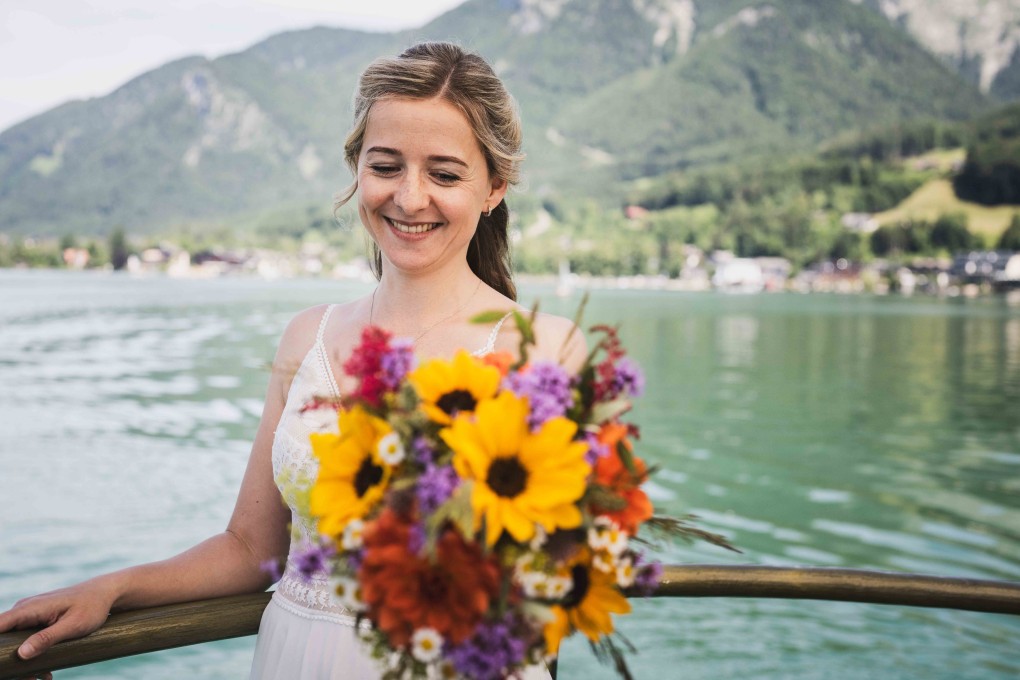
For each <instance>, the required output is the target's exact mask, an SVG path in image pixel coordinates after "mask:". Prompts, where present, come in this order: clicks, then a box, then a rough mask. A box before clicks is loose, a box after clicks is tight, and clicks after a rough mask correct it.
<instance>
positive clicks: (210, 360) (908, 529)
mask: <svg viewBox="0 0 1020 680" xmlns="http://www.w3.org/2000/svg"><path fill="white" fill-rule="evenodd" d="M367 290H368V288H367V287H366V286H365V285H364V284H353V283H337V282H327V281H284V282H273V283H267V282H263V281H259V280H252V279H227V280H216V281H172V280H167V279H160V278H151V279H132V278H128V277H123V276H119V275H107V274H90V273H84V274H71V273H57V272H11V271H0V425H2V426H3V430H4V431H5V433H6V435H7V436H5V437H3V438H2V440H0V499H3V505H4V513H3V519H2V520H0V606H4V607H6V606H7V605H9V604H10V603H11V602H13V601H14V600H16V599H18V598H19V597H23V596H25V595H28V594H31V593H34V592H38V591H40V590H45V589H50V588H55V587H59V586H62V585H66V584H68V583H71V582H74V581H77V580H80V579H83V578H86V577H88V576H90V575H93V574H96V573H100V572H103V571H107V570H110V569H115V568H118V567H121V566H127V565H129V564H135V563H138V562H141V561H148V560H153V559H158V558H161V557H164V556H166V555H169V554H172V553H174V552H176V551H179V550H182V549H185V548H187V547H189V546H190V545H192V544H193V543H195V542H197V541H198V540H201V539H202V538H204V537H205V536H207V535H209V534H211V533H214V532H216V531H219V530H221V529H222V527H223V526H224V524H225V523H226V520H227V518H228V516H229V513H230V510H231V507H232V504H233V500H234V496H235V494H236V491H237V486H238V484H239V482H240V478H241V474H242V472H243V469H244V464H245V460H246V457H247V452H248V446H249V443H250V439H251V437H252V435H253V433H254V430H255V427H256V424H257V419H258V414H259V412H260V408H261V399H262V391H263V390H264V387H265V383H266V380H267V378H268V372H267V364H268V362H269V361H270V359H271V358H272V354H273V350H274V347H275V342H276V338H277V337H278V335H279V333H280V332H281V330H282V328H283V326H284V325H285V324H286V322H287V320H288V319H289V318H290V316H291V315H292V314H293V313H294V311H296V310H297V309H300V308H302V307H304V306H308V305H312V304H316V303H319V302H324V301H343V300H346V299H349V298H351V297H353V296H357V295H360V294H363V293H364V292H365V291H367ZM546 293H548V291H546V290H543V289H539V288H528V287H527V286H525V289H524V291H523V296H522V297H523V298H524V299H525V300H526V301H527V300H530V299H533V298H534V297H535V296H536V295H539V296H542V297H543V308H544V309H546V310H547V311H555V312H559V313H562V314H566V315H570V314H572V312H573V308H574V306H575V305H576V304H577V299H576V297H575V298H574V299H566V300H559V299H556V298H553V297H551V296H547V295H545V294H546ZM587 317H588V319H589V321H590V322H592V323H594V322H597V321H598V322H610V323H621V324H623V337H624V339H625V342H626V344H627V346H628V347H629V348H630V350H631V352H632V354H633V355H634V356H635V357H636V358H637V359H638V360H639V361H640V362H641V363H642V364H643V365H644V366H645V367H646V370H647V372H648V390H647V394H646V396H645V398H644V399H643V400H642V401H641V402H640V403H639V405H638V408H637V410H636V411H635V414H634V417H635V420H636V421H637V422H638V423H639V424H640V425H641V428H642V439H641V442H640V451H641V453H642V454H643V455H644V456H645V457H646V458H648V459H649V460H651V461H653V462H654V463H657V464H658V465H659V466H661V468H662V469H661V472H660V473H659V474H658V475H657V476H656V478H655V480H654V482H653V484H652V486H651V494H652V496H653V499H654V500H655V502H656V504H657V506H658V507H659V508H660V509H662V510H664V511H666V512H671V513H676V514H678V513H685V512H695V513H696V514H698V515H700V516H701V517H702V518H703V524H704V525H705V526H707V527H708V528H710V529H713V530H716V531H720V532H722V533H725V534H726V535H727V536H729V537H730V539H731V540H732V541H733V542H734V543H736V544H737V545H739V546H740V547H741V548H742V549H743V550H744V555H731V554H728V553H726V552H724V551H722V550H720V549H717V548H713V547H711V546H686V545H682V544H681V545H676V546H668V547H666V548H664V549H663V550H662V556H663V557H664V558H665V559H666V560H667V561H670V562H716V563H753V564H793V565H817V566H843V567H860V568H874V569H886V570H895V571H910V572H923V573H931V574H939V575H949V576H973V577H983V578H999V579H1010V580H1015V581H1020V493H1018V492H1020V306H1018V305H1016V304H1013V303H1011V302H1010V301H1007V300H1004V299H1002V298H985V299H977V300H936V299H931V298H915V299H903V298H897V297H887V298H871V297H831V296H793V295H773V296H749V297H739V296H720V295H714V294H678V293H663V292H639V291H600V292H596V293H595V294H594V296H593V299H592V302H591V304H590V306H589V311H588V315H587ZM635 609H636V613H635V615H633V616H631V617H629V618H627V619H624V621H623V624H622V626H621V627H622V629H623V630H624V632H625V633H626V634H627V635H628V637H629V638H630V639H631V640H632V641H633V642H634V643H635V644H637V645H638V646H639V647H640V648H641V650H642V651H641V652H640V653H639V654H637V655H634V656H632V657H631V661H632V668H633V670H634V672H635V675H636V676H637V677H638V678H664V677H668V678H673V677H678V678H679V677H683V678H722V677H726V678H729V677H756V678H873V677H883V678H947V679H948V678H954V679H955V678H1013V677H1016V676H1017V675H1018V674H1020V651H1017V650H1018V649H1020V644H1018V642H1017V641H1018V639H1020V618H1014V617H1007V616H1002V615H993V614H977V613H971V612H956V611H942V610H926V609H913V608H899V607H883V606H871V605H859V604H848V603H825V602H796V601H767V600H736V599H734V600H723V599H705V600H682V601H681V600H669V601H667V600H651V601H644V602H637V603H636V607H635ZM253 644H254V641H253V638H247V639H241V640H234V641H227V642H222V643H213V644H207V645H200V646H196V647H192V648H188V649H182V650H174V651H170V652H164V653H159V654H152V655H146V656H142V657H136V658H131V659H123V660H120V661H118V662H115V663H109V664H102V665H97V666H92V667H89V668H84V669H77V670H70V671H64V672H62V673H61V674H60V677H64V678H137V677H144V678H180V677H188V676H191V677H225V678H230V677H243V676H244V674H245V673H246V671H247V666H248V663H249V661H250V655H251V650H252V646H253ZM585 647H586V646H585V645H584V644H583V643H580V642H577V643H571V644H570V645H568V647H567V649H566V650H565V651H564V654H563V660H562V662H561V672H560V677H562V678H568V679H569V678H581V677H584V678H603V677H604V678H610V677H613V673H612V672H611V671H610V670H608V669H605V668H601V667H599V666H597V664H595V663H594V662H593V661H591V660H590V659H589V658H588V653H587V650H586V648H585Z"/></svg>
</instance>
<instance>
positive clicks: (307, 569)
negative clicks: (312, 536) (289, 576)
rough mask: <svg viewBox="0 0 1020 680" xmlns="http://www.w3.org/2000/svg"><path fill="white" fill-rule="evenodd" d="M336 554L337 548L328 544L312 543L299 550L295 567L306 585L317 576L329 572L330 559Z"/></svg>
mask: <svg viewBox="0 0 1020 680" xmlns="http://www.w3.org/2000/svg"><path fill="white" fill-rule="evenodd" d="M335 554H336V548H334V547H333V546H332V545H330V544H327V543H311V544H308V545H306V546H304V547H303V548H299V549H298V551H297V554H296V555H295V556H294V566H295V567H297V572H298V575H299V576H300V577H301V580H302V581H304V582H305V583H307V582H309V581H311V580H312V577H314V576H315V575H316V574H326V573H328V572H329V558H330V557H332V556H333V555H335Z"/></svg>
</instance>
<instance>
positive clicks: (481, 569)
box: [358, 509, 499, 649]
mask: <svg viewBox="0 0 1020 680" xmlns="http://www.w3.org/2000/svg"><path fill="white" fill-rule="evenodd" d="M411 529H412V528H411V525H410V524H409V523H408V522H405V521H403V520H401V519H400V518H399V517H398V516H397V514H396V513H394V512H393V511H392V510H389V509H387V510H384V511H383V512H382V513H381V514H380V515H379V518H378V519H377V520H375V521H374V522H372V524H371V525H370V526H369V528H367V529H366V530H365V534H364V541H365V558H364V561H363V562H362V565H361V570H360V571H359V573H358V578H359V580H360V581H361V586H362V599H363V600H364V602H365V604H366V605H367V607H368V617H369V619H371V620H372V622H373V623H374V624H375V625H376V627H377V628H378V629H379V630H381V631H383V632H385V633H386V635H387V636H388V637H389V642H390V644H391V645H392V646H393V647H394V648H397V649H399V648H404V647H406V646H407V645H408V643H409V642H410V640H411V635H412V634H413V633H414V631H415V630H416V629H420V628H424V627H429V628H434V629H435V630H436V631H437V632H438V633H439V634H440V635H442V636H443V638H444V639H445V640H447V641H449V642H451V643H453V644H458V643H460V642H463V641H464V640H466V639H467V638H468V637H470V636H471V634H472V632H473V631H474V629H475V626H476V625H477V624H478V622H479V621H480V620H481V619H482V617H483V616H484V615H485V613H486V612H487V611H488V609H489V603H490V602H491V601H492V600H493V599H494V598H495V597H496V595H497V593H498V590H499V569H498V567H497V566H496V564H495V563H494V562H492V561H491V560H487V559H486V558H484V557H483V556H482V553H481V550H480V549H479V548H478V546H477V545H473V544H471V545H469V544H467V543H465V542H464V540H463V539H462V538H461V537H460V535H459V534H457V533H456V532H455V531H452V530H448V531H446V532H445V533H444V534H443V535H442V536H441V537H440V539H439V542H438V558H437V559H436V561H435V563H431V562H429V560H428V559H427V558H425V557H423V556H421V555H418V554H416V553H414V552H412V551H411V550H410V549H409V547H408V546H409V539H410V537H411Z"/></svg>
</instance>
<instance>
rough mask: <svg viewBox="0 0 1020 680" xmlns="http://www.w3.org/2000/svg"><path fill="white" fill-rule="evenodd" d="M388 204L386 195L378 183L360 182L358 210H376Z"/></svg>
mask: <svg viewBox="0 0 1020 680" xmlns="http://www.w3.org/2000/svg"><path fill="white" fill-rule="evenodd" d="M385 202H386V193H385V192H384V191H382V187H380V186H379V183H378V182H373V181H371V180H369V181H367V182H364V181H359V182H358V210H359V211H361V212H362V213H364V212H365V211H366V210H374V209H376V208H378V207H379V206H381V205H382V204H383V203H385Z"/></svg>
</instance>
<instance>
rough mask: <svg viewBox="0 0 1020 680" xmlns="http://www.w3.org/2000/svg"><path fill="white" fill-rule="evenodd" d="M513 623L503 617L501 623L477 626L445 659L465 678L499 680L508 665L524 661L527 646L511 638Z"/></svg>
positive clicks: (521, 641)
mask: <svg viewBox="0 0 1020 680" xmlns="http://www.w3.org/2000/svg"><path fill="white" fill-rule="evenodd" d="M513 623H514V620H513V618H512V616H510V615H507V616H506V617H505V618H504V619H503V620H502V621H492V622H488V623H480V624H479V625H478V627H477V628H476V629H475V634H474V637H472V638H471V639H469V640H468V641H467V642H463V643H461V644H459V645H456V646H451V647H449V648H448V650H447V652H446V654H445V655H444V656H446V658H448V659H449V660H450V663H452V664H453V667H454V668H455V669H456V670H457V672H458V673H460V674H461V675H462V676H464V677H466V678H473V679H474V680H499V679H500V678H503V677H504V675H505V672H504V671H505V670H506V669H508V668H509V667H510V666H512V665H515V664H519V663H521V662H523V661H524V654H525V652H526V651H527V645H526V644H525V642H524V640H522V639H521V638H519V637H517V636H515V635H514V631H513V628H515V626H513Z"/></svg>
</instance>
